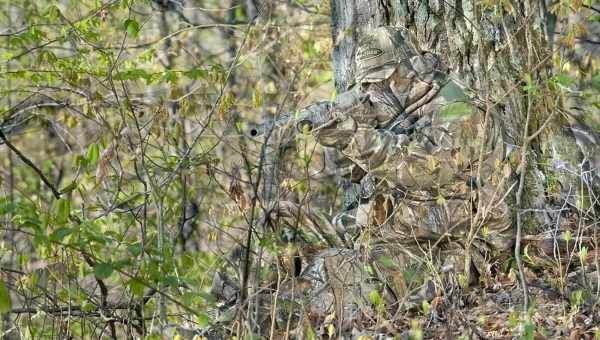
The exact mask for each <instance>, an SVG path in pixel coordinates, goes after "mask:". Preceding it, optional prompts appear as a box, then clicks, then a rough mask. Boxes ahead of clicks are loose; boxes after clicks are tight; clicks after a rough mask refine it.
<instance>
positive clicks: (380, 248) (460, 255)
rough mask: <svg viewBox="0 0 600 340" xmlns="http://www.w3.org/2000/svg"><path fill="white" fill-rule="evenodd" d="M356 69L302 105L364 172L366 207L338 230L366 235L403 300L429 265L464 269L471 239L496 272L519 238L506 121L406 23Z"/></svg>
mask: <svg viewBox="0 0 600 340" xmlns="http://www.w3.org/2000/svg"><path fill="white" fill-rule="evenodd" d="M356 69H357V70H356V71H357V72H356V82H355V84H353V85H352V86H351V88H350V89H349V91H348V92H347V93H343V94H340V96H338V98H337V99H336V100H335V101H334V102H333V103H326V102H323V103H318V104H315V105H312V106H309V107H307V108H306V109H304V110H303V111H302V112H301V113H300V116H299V117H298V121H299V122H302V119H303V117H322V118H321V119H320V121H318V122H316V123H315V122H314V121H313V122H311V126H310V127H311V129H312V130H311V132H312V133H313V134H314V136H315V137H316V139H317V141H318V142H319V143H320V144H322V145H323V146H326V147H332V148H335V149H336V150H338V151H339V152H340V153H341V154H342V155H343V156H344V157H345V159H346V161H348V162H350V163H351V166H350V167H349V171H348V175H349V176H350V177H352V178H353V179H354V180H355V181H360V182H361V190H362V193H361V196H362V197H361V202H360V204H359V205H358V207H355V208H354V209H352V210H348V211H344V212H342V213H340V214H338V215H337V216H335V218H334V225H335V226H336V227H337V228H338V232H339V233H341V234H343V235H344V236H345V237H347V240H348V241H349V243H350V244H354V245H355V249H356V250H358V249H359V248H361V247H362V246H365V245H366V246H365V247H362V248H365V249H367V250H366V251H367V252H368V256H367V258H368V260H369V262H370V265H371V266H372V268H373V269H374V271H375V272H376V274H377V275H376V276H377V278H378V279H379V280H380V281H383V282H384V283H386V286H387V287H389V288H390V289H391V295H393V296H394V299H395V300H398V299H400V298H402V297H406V296H407V295H408V294H409V293H410V292H411V291H412V290H414V289H419V288H422V286H423V283H425V282H430V279H431V277H427V275H429V274H427V272H429V273H431V275H435V274H434V273H435V272H438V273H439V272H447V273H462V272H463V271H464V264H465V257H464V254H465V247H466V246H467V244H466V243H467V240H471V244H470V249H472V250H471V254H472V261H473V263H474V265H475V267H476V268H477V271H478V272H479V273H484V272H487V271H488V270H489V264H490V263H491V259H492V258H494V257H495V256H496V255H498V254H502V253H507V252H506V251H507V250H508V249H509V248H510V246H511V240H512V229H511V218H510V211H509V209H508V207H507V205H506V204H505V202H504V198H505V195H506V190H507V187H508V186H507V185H506V183H507V179H508V176H509V175H510V173H509V171H508V169H509V168H508V167H507V166H505V164H504V156H505V146H504V143H503V138H502V134H501V131H502V129H501V127H500V125H499V124H500V122H499V121H498V120H497V119H496V118H495V116H494V114H493V112H489V113H488V114H487V115H486V113H485V112H484V111H483V110H481V109H479V108H478V107H476V106H475V105H474V104H473V103H472V101H471V100H470V99H469V98H468V97H467V96H466V95H465V93H464V91H463V89H462V88H461V87H460V86H459V85H458V84H457V83H456V82H454V81H452V80H450V79H449V78H448V70H447V69H446V68H445V67H444V66H443V65H442V64H441V62H440V61H439V59H438V57H437V56H435V55H433V54H431V53H428V52H420V51H418V50H417V48H416V45H415V43H414V42H413V39H412V38H411V35H410V34H409V32H408V31H406V30H405V29H402V28H394V27H381V28H378V29H376V30H374V31H373V32H372V33H370V34H368V35H366V36H365V37H364V39H363V40H362V41H361V42H360V44H359V46H358V49H357V51H356ZM348 98H349V99H348ZM349 103H350V104H349ZM342 104H343V105H342ZM486 117H487V118H486ZM302 126H303V125H302V124H299V128H302ZM364 240H368V241H367V242H364ZM357 245H358V246H357ZM362 248H361V249H362ZM361 251H363V250H361ZM362 258H364V256H363V257H362ZM425 259H428V260H427V261H426V260H425ZM431 264H433V265H434V266H435V268H431ZM426 266H427V268H429V269H434V270H430V271H425V270H424V268H426ZM334 267H337V268H338V269H339V268H342V267H341V266H334ZM469 270H470V269H469ZM407 273H412V274H410V275H409V274H407ZM328 275H329V276H330V277H331V276H335V274H334V273H331V272H330V273H328ZM451 276H452V275H451ZM452 277H454V276H452ZM360 280H363V281H364V277H363V278H361V279H360ZM346 281H348V287H351V286H353V285H354V283H352V280H351V279H348V280H346Z"/></svg>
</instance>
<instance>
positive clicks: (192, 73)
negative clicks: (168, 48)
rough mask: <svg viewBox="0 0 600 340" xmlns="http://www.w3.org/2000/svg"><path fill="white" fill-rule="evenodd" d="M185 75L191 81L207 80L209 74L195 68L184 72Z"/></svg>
mask: <svg viewBox="0 0 600 340" xmlns="http://www.w3.org/2000/svg"><path fill="white" fill-rule="evenodd" d="M183 75H185V76H186V77H188V78H191V79H205V78H206V76H207V75H208V72H206V70H203V69H201V68H193V69H191V70H188V71H185V72H183Z"/></svg>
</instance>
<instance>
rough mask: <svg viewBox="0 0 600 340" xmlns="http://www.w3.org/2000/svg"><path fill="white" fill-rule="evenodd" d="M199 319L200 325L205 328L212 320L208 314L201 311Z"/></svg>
mask: <svg viewBox="0 0 600 340" xmlns="http://www.w3.org/2000/svg"><path fill="white" fill-rule="evenodd" d="M197 321H198V326H199V327H200V328H204V327H206V326H208V323H209V321H210V320H209V319H208V315H206V314H204V313H201V314H200V315H198V320H197Z"/></svg>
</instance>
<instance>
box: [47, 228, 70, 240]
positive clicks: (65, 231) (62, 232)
mask: <svg viewBox="0 0 600 340" xmlns="http://www.w3.org/2000/svg"><path fill="white" fill-rule="evenodd" d="M72 233H73V229H71V228H67V227H61V228H58V229H56V230H55V231H54V232H53V233H52V235H50V239H52V240H55V241H59V242H60V241H62V240H63V239H64V238H65V237H67V236H69V235H71V234H72Z"/></svg>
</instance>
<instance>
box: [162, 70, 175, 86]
mask: <svg viewBox="0 0 600 340" xmlns="http://www.w3.org/2000/svg"><path fill="white" fill-rule="evenodd" d="M162 78H163V80H165V81H166V82H168V83H171V84H174V83H176V82H177V79H178V78H179V76H178V75H177V72H175V71H166V72H165V73H164V74H163V77H162Z"/></svg>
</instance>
